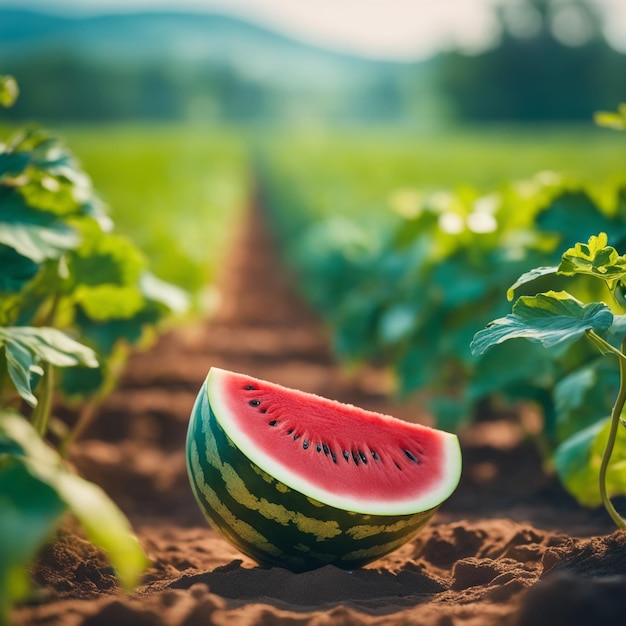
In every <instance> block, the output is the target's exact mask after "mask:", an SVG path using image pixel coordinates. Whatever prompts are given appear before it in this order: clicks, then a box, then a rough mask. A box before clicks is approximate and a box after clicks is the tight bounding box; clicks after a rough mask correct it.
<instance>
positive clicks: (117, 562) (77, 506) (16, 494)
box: [0, 410, 147, 623]
mask: <svg viewBox="0 0 626 626" xmlns="http://www.w3.org/2000/svg"><path fill="white" fill-rule="evenodd" d="M0 494H1V495H0V502H1V503H2V509H1V511H2V513H1V514H0V547H1V548H2V555H3V558H2V560H0V623H4V622H3V618H5V617H6V616H5V611H6V608H7V606H8V605H9V604H10V603H11V602H12V601H15V600H20V599H24V598H25V597H26V595H27V592H28V578H27V568H28V566H29V565H30V563H31V562H32V560H33V559H34V558H35V556H36V554H37V551H38V550H39V549H40V548H41V547H42V545H43V544H44V543H45V542H46V541H48V540H50V539H51V535H52V533H53V531H54V529H55V527H56V526H58V524H59V523H60V522H61V520H62V517H63V515H64V514H65V513H66V512H69V513H71V514H73V515H74V516H75V517H76V518H77V519H78V521H79V522H80V523H81V526H82V527H83V529H84V530H85V533H86V536H87V538H88V539H89V540H91V541H92V542H93V543H95V544H96V545H97V546H99V547H100V548H102V549H103V550H104V551H105V552H106V554H107V556H108V558H109V560H110V562H111V564H112V565H113V567H114V568H115V570H116V573H117V575H118V577H119V578H120V581H121V582H122V584H123V586H124V587H125V588H127V589H130V588H132V587H133V586H134V585H136V584H137V583H138V582H139V578H140V576H141V574H142V572H143V570H144V569H145V567H146V565H147V561H146V557H145V555H144V553H143V551H142V549H141V548H140V546H139V543H138V542H137V539H136V538H135V537H134V535H133V534H132V532H131V529H130V526H129V525H128V521H127V520H126V518H125V517H124V516H123V514H122V513H121V511H120V510H119V509H118V508H117V507H116V506H115V505H114V504H113V502H111V500H109V498H108V497H107V496H106V495H105V493H104V492H103V491H102V490H101V489H100V488H99V487H97V486H96V485H94V484H92V483H89V482H87V481H86V480H83V479H82V478H80V477H79V476H77V475H76V474H74V473H73V472H72V471H71V470H70V469H68V468H67V467H66V465H65V464H64V462H63V461H62V459H61V458H60V457H59V456H58V455H57V454H56V452H55V451H54V450H53V449H52V448H50V447H49V446H48V445H47V444H46V443H44V442H43V441H42V440H41V439H40V438H39V436H38V434H37V433H36V432H35V430H34V429H33V427H32V426H31V425H30V424H29V423H28V421H27V420H26V419H24V418H23V417H22V416H21V415H19V414H18V413H16V412H14V411H10V410H3V411H0Z"/></svg>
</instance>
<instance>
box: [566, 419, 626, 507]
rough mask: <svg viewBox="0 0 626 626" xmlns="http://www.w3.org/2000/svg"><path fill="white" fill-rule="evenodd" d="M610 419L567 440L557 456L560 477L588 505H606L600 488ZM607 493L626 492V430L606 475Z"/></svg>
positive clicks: (612, 494) (571, 491)
mask: <svg viewBox="0 0 626 626" xmlns="http://www.w3.org/2000/svg"><path fill="white" fill-rule="evenodd" d="M609 428H610V419H603V420H600V421H599V422H596V423H595V424H593V425H591V426H589V427H587V428H585V429H583V430H581V431H579V432H578V433H576V434H575V435H573V436H572V437H570V438H569V439H566V440H565V441H564V442H563V443H562V444H561V445H560V446H559V447H558V448H557V449H556V452H555V456H554V461H555V466H556V470H557V473H558V475H559V478H560V479H561V481H562V482H563V484H564V485H565V487H566V489H567V490H568V491H569V492H570V493H571V494H572V495H573V496H574V497H575V498H576V499H577V500H578V501H579V502H580V503H581V504H582V505H584V506H588V507H597V506H600V505H601V504H602V499H601V498H600V490H599V473H600V463H601V461H602V454H603V451H604V446H605V443H606V440H607V437H608V432H609ZM606 485H607V493H608V494H609V496H611V497H614V496H618V495H625V494H626V432H624V429H623V428H620V429H619V430H618V433H617V440H616V442H615V447H614V449H613V454H612V455H611V461H610V463H609V467H608V469H607V475H606Z"/></svg>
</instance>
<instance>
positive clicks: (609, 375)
mask: <svg viewBox="0 0 626 626" xmlns="http://www.w3.org/2000/svg"><path fill="white" fill-rule="evenodd" d="M618 388H619V372H618V368H617V364H616V363H615V361H614V360H613V359H603V358H598V359H595V360H594V361H591V362H586V363H584V364H583V365H582V366H581V367H579V368H577V369H575V370H574V371H572V372H570V373H569V374H567V375H566V376H565V377H564V378H562V379H561V380H560V381H559V382H558V383H557V384H556V385H555V386H554V391H553V396H554V403H555V408H556V413H557V424H558V431H559V438H560V439H564V438H565V437H569V436H571V435H572V434H574V433H575V432H577V431H578V430H581V429H582V428H586V427H587V426H590V425H591V424H594V423H596V422H597V421H598V420H599V419H601V418H603V417H605V416H606V415H607V414H609V413H610V411H611V407H612V405H613V402H614V401H615V397H616V396H617V391H618Z"/></svg>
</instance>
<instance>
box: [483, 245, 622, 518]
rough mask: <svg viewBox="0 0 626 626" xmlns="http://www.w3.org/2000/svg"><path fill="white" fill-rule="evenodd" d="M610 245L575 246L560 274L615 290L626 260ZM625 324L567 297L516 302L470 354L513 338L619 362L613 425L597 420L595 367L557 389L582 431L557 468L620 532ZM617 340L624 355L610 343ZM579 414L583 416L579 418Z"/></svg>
mask: <svg viewBox="0 0 626 626" xmlns="http://www.w3.org/2000/svg"><path fill="white" fill-rule="evenodd" d="M607 244H608V237H607V235H606V233H600V234H599V235H598V236H595V235H592V236H591V237H590V238H589V241H588V242H587V243H586V244H584V243H577V244H576V245H575V246H574V247H572V248H570V249H568V250H567V251H566V252H565V253H564V254H563V256H562V259H561V263H560V265H559V266H558V268H557V269H556V274H562V275H565V276H568V277H571V278H573V277H576V276H592V277H594V278H596V279H600V280H602V281H604V282H605V283H606V284H607V286H608V287H609V288H613V287H614V285H615V281H616V280H617V279H620V278H621V277H622V276H623V275H624V268H625V267H626V265H625V264H626V256H620V255H619V254H618V253H617V251H616V250H615V248H613V247H612V246H609V245H607ZM518 282H519V281H518ZM625 324H626V322H625V320H624V316H614V315H613V313H612V312H611V311H610V309H609V307H608V306H607V305H606V304H605V303H604V302H589V303H587V304H584V303H582V302H580V301H578V300H577V299H576V298H574V297H573V296H571V295H570V294H569V293H567V292H565V291H561V292H558V293H557V292H554V291H548V292H545V293H539V294H537V295H535V296H521V297H519V298H518V299H517V301H516V302H515V304H514V305H513V312H512V314H510V315H507V316H506V317H505V318H502V319H498V320H495V321H493V322H491V323H490V324H489V325H488V326H487V328H485V329H484V330H482V331H480V332H478V333H477V334H476V336H475V337H474V340H473V342H472V351H473V352H474V353H475V354H479V355H480V354H482V353H483V352H485V351H486V350H488V349H489V348H492V347H494V346H496V345H498V344H500V343H502V342H504V341H507V340H509V339H514V338H520V337H522V338H524V339H528V340H530V341H535V342H540V343H542V344H543V345H544V346H546V347H550V346H556V345H561V346H565V347H567V346H569V345H570V344H572V343H573V342H575V341H577V340H579V339H581V338H583V337H587V338H588V339H590V340H591V342H592V343H593V344H594V346H595V347H596V348H597V349H598V350H599V351H600V352H601V354H604V355H613V356H617V358H618V360H619V371H620V379H621V381H620V390H619V393H618V395H617V400H616V401H615V404H614V405H613V409H612V415H611V419H610V420H608V421H607V420H604V419H601V418H600V417H599V416H598V414H597V411H598V410H600V411H602V409H603V405H604V403H603V402H597V401H598V400H599V398H598V396H597V394H596V395H595V397H593V395H592V392H593V391H595V390H596V387H599V386H600V385H598V384H597V382H598V381H597V374H598V364H597V361H596V362H593V361H592V362H591V363H588V364H585V365H583V366H582V367H580V368H579V369H577V370H575V371H573V372H571V373H569V374H568V375H567V376H566V377H565V378H564V379H562V380H561V381H560V383H559V384H558V386H557V387H556V388H555V395H556V399H557V401H558V403H559V409H560V411H561V412H562V414H563V413H568V414H569V415H570V416H573V417H574V421H577V422H579V424H578V425H579V429H578V431H577V432H576V431H574V432H573V434H572V433H570V434H569V436H568V437H567V438H565V439H564V441H562V442H561V443H560V445H559V446H558V447H557V448H556V451H555V466H556V468H557V471H558V473H559V475H560V477H561V479H562V481H563V484H564V485H565V486H566V487H567V488H568V489H569V490H570V491H571V492H572V493H573V494H574V495H575V496H576V498H577V499H578V500H579V502H581V503H583V504H586V505H589V506H597V505H598V504H600V503H603V504H604V506H605V508H606V509H607V511H608V512H609V514H610V515H611V517H612V518H613V520H614V521H615V523H616V524H617V525H618V526H619V527H620V528H626V520H624V519H623V518H622V517H621V516H620V515H619V514H618V513H617V512H616V511H615V509H614V508H613V505H612V503H611V501H610V496H611V495H617V494H619V495H623V494H626V442H625V441H624V438H623V437H622V438H621V439H620V438H618V437H617V434H618V429H619V424H620V423H622V422H621V417H622V412H623V409H624V404H625V402H626V380H625V376H626V355H625V354H624V353H623V349H624V346H626V332H625V331H626V325H625ZM616 337H617V338H619V345H620V346H621V349H618V348H617V347H615V346H614V345H613V343H611V339H614V338H616ZM594 401H596V402H594ZM594 404H595V406H594ZM581 409H582V410H583V414H582V415H580V414H579V413H578V412H579V411H580V410H581ZM585 414H586V415H585ZM581 417H582V420H581ZM594 417H595V418H596V419H593V418H594ZM580 422H582V423H580ZM585 422H591V423H590V424H588V425H585ZM583 426H584V427H583ZM616 444H617V445H616ZM611 460H612V462H611Z"/></svg>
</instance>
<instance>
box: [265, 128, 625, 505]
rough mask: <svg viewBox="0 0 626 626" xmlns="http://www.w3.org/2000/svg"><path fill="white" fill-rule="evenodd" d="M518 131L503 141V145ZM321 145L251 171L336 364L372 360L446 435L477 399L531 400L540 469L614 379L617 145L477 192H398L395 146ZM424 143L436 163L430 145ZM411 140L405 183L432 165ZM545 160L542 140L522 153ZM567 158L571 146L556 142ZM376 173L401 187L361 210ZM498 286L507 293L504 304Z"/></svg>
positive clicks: (619, 297) (595, 411)
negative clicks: (567, 171) (260, 178)
mask: <svg viewBox="0 0 626 626" xmlns="http://www.w3.org/2000/svg"><path fill="white" fill-rule="evenodd" d="M524 140H525V138H523V137H516V138H515V140H514V141H515V145H516V148H517V147H518V146H522V148H521V149H522V150H523V145H524ZM489 141H490V137H489V134H488V133H485V139H484V142H483V143H484V144H489ZM510 144H511V138H510V137H509V147H510ZM333 145H335V144H333ZM590 145H591V144H590V143H585V146H586V148H589V147H590ZM327 147H328V146H327V145H326V144H324V143H323V142H320V143H319V144H318V146H317V148H315V147H310V152H307V153H306V155H305V157H304V158H303V159H302V161H299V160H296V159H293V158H292V159H291V160H289V159H287V157H286V156H284V155H283V153H282V152H281V151H280V150H278V152H277V153H272V154H271V155H270V156H271V157H272V158H271V160H270V161H269V167H268V165H267V163H263V164H262V166H263V168H264V169H261V172H262V174H263V175H264V180H266V181H267V185H266V187H265V188H264V189H263V191H264V193H265V194H267V195H268V198H269V200H268V202H267V205H268V206H269V208H270V209H271V211H272V213H271V215H272V218H273V220H274V222H275V224H276V227H277V230H278V231H279V232H280V233H281V236H282V238H283V241H284V242H285V254H286V255H287V258H288V259H290V260H291V261H292V262H293V264H294V266H295V268H296V271H297V274H298V276H299V279H300V281H299V283H300V286H301V289H302V291H303V293H304V294H305V295H306V296H307V297H308V298H309V299H310V301H311V302H312V303H313V304H314V305H315V306H316V307H317V308H318V310H319V311H320V312H321V314H322V315H323V316H324V318H325V319H326V320H327V321H328V323H329V326H330V328H331V329H332V331H333V338H334V343H335V349H336V352H337V354H338V356H339V357H340V358H341V359H342V360H343V361H344V362H345V363H347V364H349V365H350V366H352V367H355V366H356V367H358V366H359V365H361V364H365V363H372V364H375V365H377V366H379V367H385V368H386V369H387V370H388V371H389V372H390V373H391V374H392V375H393V376H394V377H395V381H396V389H397V391H398V393H399V394H412V393H415V392H419V391H421V390H426V393H425V394H424V397H426V398H428V401H429V402H430V409H431V410H432V412H433V414H434V415H435V417H436V420H437V424H438V426H440V427H442V428H446V429H449V430H457V429H458V428H459V427H460V426H461V424H463V423H465V422H467V421H469V420H471V419H472V417H473V416H474V414H475V412H476V411H477V410H478V407H480V406H484V403H485V402H492V401H493V402H496V403H498V405H500V404H501V403H502V401H503V400H504V402H506V403H519V402H523V403H531V404H532V405H534V406H535V407H536V408H537V409H538V410H539V411H540V412H541V413H542V415H543V430H542V432H541V433H539V434H538V435H535V437H536V439H537V443H538V446H539V448H540V450H542V451H543V452H544V453H545V454H546V461H547V462H549V461H550V457H551V456H552V455H553V453H554V452H555V450H557V449H558V448H559V446H560V445H561V444H563V443H564V442H565V441H566V440H567V439H568V438H569V437H571V436H573V435H574V434H576V433H578V432H579V431H580V430H581V429H583V428H585V427H587V426H591V425H593V424H595V423H596V422H597V421H598V420H601V419H605V418H606V416H607V415H608V414H609V413H610V412H611V407H612V404H613V401H614V399H615V395H616V393H617V390H618V387H619V374H618V372H616V370H615V367H612V365H614V364H613V363H611V361H610V360H608V363H607V360H606V359H602V358H599V357H598V348H600V350H601V352H602V353H604V352H607V351H608V352H613V351H615V350H617V348H618V346H619V345H620V342H621V340H622V337H623V336H624V335H625V334H626V326H625V320H624V318H623V316H622V315H620V314H619V313H620V312H621V309H620V307H621V306H622V303H624V302H626V298H625V297H624V293H625V291H626V288H625V287H624V282H623V275H624V270H625V269H626V260H625V257H624V256H623V255H621V254H620V253H619V252H618V250H619V251H623V250H624V249H626V203H625V202H624V199H625V198H626V185H625V184H624V178H623V174H622V175H620V176H618V175H617V173H616V172H617V168H618V167H621V165H620V160H619V155H618V154H615V155H614V162H613V164H611V163H609V162H608V161H607V162H605V163H604V165H603V170H604V173H605V174H606V175H604V176H603V175H602V172H600V171H598V172H596V174H595V175H594V178H595V179H596V180H595V181H590V180H589V179H586V175H587V174H588V173H589V172H590V171H591V170H592V169H593V168H594V167H596V166H597V165H598V163H599V161H597V162H596V163H595V164H594V163H591V161H589V163H588V167H587V166H585V169H586V173H581V172H579V173H578V175H577V176H568V175H559V174H556V173H554V172H548V171H542V172H540V173H539V174H536V175H534V176H532V177H531V178H529V179H526V180H520V181H513V182H505V183H501V184H500V185H499V186H497V187H495V188H491V189H488V190H487V191H484V190H483V189H481V185H480V184H477V185H476V186H475V187H470V186H468V185H462V186H461V185H459V186H457V188H456V189H454V190H447V191H441V190H439V191H430V190H428V189H426V188H422V189H420V188H419V187H418V188H415V187H413V188H409V187H407V186H406V179H404V178H403V177H406V176H407V175H408V173H409V172H410V171H411V170H410V168H409V167H408V166H407V165H406V162H407V161H408V156H407V155H408V151H407V152H406V153H404V152H402V156H401V158H399V161H394V157H395V156H397V155H394V154H392V153H391V152H389V153H387V152H385V150H384V149H386V148H388V146H387V145H384V149H383V152H382V158H381V155H379V158H378V159H375V158H374V157H372V155H368V154H367V152H366V151H365V150H361V154H359V155H354V154H352V153H351V151H350V150H349V149H348V148H346V147H345V146H342V145H340V144H339V145H337V149H336V150H333V151H332V152H325V148H327ZM359 147H360V148H363V147H364V146H363V145H360V146H359ZM444 147H445V148H446V149H447V150H448V152H447V157H448V162H449V165H450V167H449V169H448V171H447V172H446V173H447V174H448V175H451V176H452V175H453V176H457V177H458V176H459V175H460V174H459V171H458V170H455V165H456V164H455V161H454V158H455V151H454V150H453V149H451V146H450V144H446V145H445V146H444ZM429 148H432V154H433V159H432V160H436V159H437V158H438V156H437V149H438V148H437V146H433V145H429ZM474 148H475V150H474V156H473V159H471V158H468V159H467V162H466V164H467V169H466V171H465V172H464V175H466V174H467V172H469V171H470V170H472V168H473V167H477V166H480V165H484V163H485V162H484V161H482V160H481V158H482V152H481V150H482V149H483V146H480V147H478V144H476V145H475V146H474ZM422 149H423V146H419V147H417V148H415V149H414V150H413V152H412V153H411V154H412V155H414V158H415V161H416V162H415V167H414V170H413V175H414V176H415V179H416V181H417V184H419V182H421V179H420V176H421V175H423V171H424V170H427V169H428V167H429V166H432V162H430V163H427V162H426V160H420V159H419V155H420V154H421V152H420V150H422ZM621 149H622V150H623V146H622V148H621ZM342 151H343V152H342ZM548 154H550V144H549V142H548V147H547V150H546V152H545V153H544V152H539V151H537V152H536V153H535V154H534V162H535V163H545V158H546V156H545V155H548ZM589 154H590V152H588V151H585V153H584V155H585V158H587V157H588V156H589ZM348 155H349V156H350V159H348ZM571 155H578V156H581V152H580V150H578V151H577V150H576V149H575V146H573V145H572V146H571ZM387 157H389V159H388V160H387ZM517 158H519V152H518V150H517V149H516V151H515V153H514V154H513V153H511V152H510V150H509V152H508V153H506V158H505V157H504V152H503V151H501V152H500V155H499V161H500V163H504V164H506V165H507V166H508V167H509V168H511V167H513V165H512V164H514V163H515V162H516V159H517ZM359 159H362V160H363V161H364V162H366V163H364V164H363V165H361V163H360V161H359ZM540 159H543V160H540ZM344 161H345V162H344ZM565 162H566V161H563V163H565ZM489 163H490V164H491V162H489ZM497 167H498V165H497V164H495V165H494V171H497ZM331 168H335V169H336V170H337V171H338V172H339V175H342V176H345V180H341V181H339V180H338V176H337V175H336V174H335V175H334V176H332V175H331V173H330V169H331ZM392 169H395V170H396V172H397V174H396V177H395V178H394V174H393V173H392V172H391V170H392ZM483 169H485V170H489V167H485V168H483ZM520 171H521V170H520ZM383 173H384V176H386V177H387V178H386V179H387V181H390V180H392V181H395V183H396V184H398V185H399V186H400V185H401V186H400V188H399V189H398V190H397V191H395V192H394V193H392V194H391V196H390V200H389V205H390V208H391V210H388V211H386V212H383V211H381V210H380V202H379V203H378V204H376V202H377V197H378V196H377V194H380V193H381V189H383V188H384V184H383V182H382V180H380V179H379V178H381V179H382V178H384V176H383ZM490 173H493V172H490ZM477 180H479V181H481V182H482V181H483V179H481V178H480V177H478V178H477ZM586 180H587V182H585V181H586ZM357 181H358V182H357ZM600 181H602V182H600ZM296 183H299V186H298V187H296ZM388 184H389V183H388ZM414 184H415V183H414ZM352 190H354V191H355V198H351V196H350V192H351V191H352ZM364 199H365V200H364ZM371 205H374V206H378V207H379V208H378V212H373V211H372V210H370V208H369V207H370V206H371ZM294 207H299V208H300V210H298V211H295V210H294ZM597 233H601V234H599V235H595V234H597ZM602 233H608V236H607V235H604V234H602ZM580 241H585V243H580ZM564 250H565V253H563V251H564ZM529 268H535V269H529ZM598 279H600V280H598ZM565 290H567V293H564V291H565ZM504 294H506V295H507V297H508V299H509V300H511V299H513V298H514V297H516V296H519V299H518V301H517V302H516V304H515V307H514V309H513V311H512V312H511V309H510V305H509V304H507V301H506V299H505V298H504ZM537 294H540V295H537ZM492 320H496V321H495V322H493V323H492V324H491V325H490V326H489V327H488V328H487V329H486V330H484V331H480V332H478V333H477V331H479V330H480V329H481V328H483V327H485V326H487V325H488V324H489V323H490V322H492ZM581 338H588V339H589V340H586V339H583V340H580V339H581ZM528 340H530V341H528ZM492 345H494V346H495V345H497V347H494V348H492V349H489V350H488V349H487V348H488V347H489V346H492ZM546 346H547V347H546ZM472 348H473V350H472ZM557 470H558V465H557ZM558 471H560V470H558ZM610 471H612V470H610ZM609 475H611V474H610V472H609ZM561 479H562V480H563V482H564V484H566V486H568V488H569V487H570V485H575V484H576V483H575V482H574V483H572V482H571V481H568V479H567V476H566V475H565V474H561ZM572 489H573V493H574V495H576V496H578V493H577V492H576V490H575V489H576V488H575V487H572ZM596 494H597V489H596ZM580 499H581V501H582V502H589V499H585V497H583V496H582V494H581V498H580ZM596 502H597V501H596Z"/></svg>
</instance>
